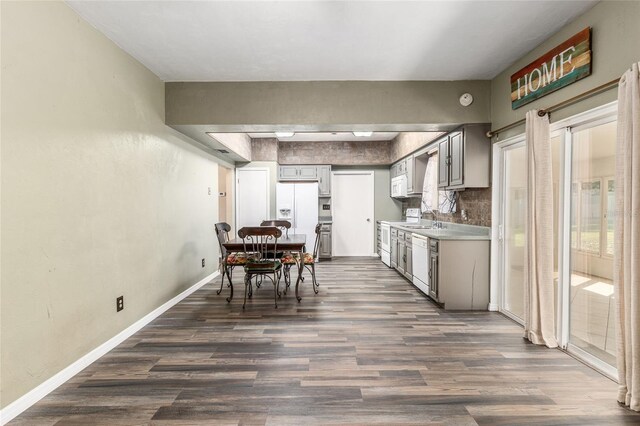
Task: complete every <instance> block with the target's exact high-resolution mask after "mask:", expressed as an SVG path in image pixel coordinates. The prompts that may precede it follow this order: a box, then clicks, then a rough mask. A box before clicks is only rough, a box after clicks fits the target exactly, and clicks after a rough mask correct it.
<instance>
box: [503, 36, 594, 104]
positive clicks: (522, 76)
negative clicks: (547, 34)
mask: <svg viewBox="0 0 640 426" xmlns="http://www.w3.org/2000/svg"><path fill="white" fill-rule="evenodd" d="M590 74H591V28H585V29H584V30H582V31H580V32H579V33H578V34H576V35H574V36H573V37H571V38H570V39H568V40H567V41H565V42H564V43H562V44H560V45H558V46H557V47H555V48H554V49H551V50H550V51H548V52H547V53H545V54H544V55H542V56H541V57H539V58H538V59H536V60H535V61H533V62H531V63H530V64H529V65H527V66H526V67H524V68H522V69H521V70H520V71H518V72H516V73H515V74H513V75H512V76H511V109H517V108H520V107H521V106H522V105H525V104H528V103H529V102H533V101H535V100H536V99H538V98H541V97H543V96H545V95H547V94H549V93H551V92H554V91H556V90H558V89H561V88H563V87H564V86H567V85H569V84H571V83H574V82H576V81H578V80H580V79H582V78H584V77H586V76H588V75H590Z"/></svg>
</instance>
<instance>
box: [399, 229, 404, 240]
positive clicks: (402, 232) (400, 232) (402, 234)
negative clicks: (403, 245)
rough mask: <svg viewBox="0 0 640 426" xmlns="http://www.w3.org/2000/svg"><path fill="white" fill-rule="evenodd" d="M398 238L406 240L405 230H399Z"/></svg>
mask: <svg viewBox="0 0 640 426" xmlns="http://www.w3.org/2000/svg"><path fill="white" fill-rule="evenodd" d="M398 239H399V240H404V239H405V232H404V231H398Z"/></svg>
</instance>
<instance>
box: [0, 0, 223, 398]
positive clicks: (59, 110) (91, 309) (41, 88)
mask: <svg viewBox="0 0 640 426" xmlns="http://www.w3.org/2000/svg"><path fill="white" fill-rule="evenodd" d="M0 7H1V15H2V16H1V19H2V21H1V28H2V34H1V43H2V45H1V48H2V58H1V60H2V82H1V84H2V87H1V96H2V97H1V101H2V116H1V121H2V130H1V131H2V133H1V140H2V158H1V173H2V174H1V179H2V197H3V198H2V207H1V220H2V223H1V226H2V236H1V246H2V252H1V255H2V272H1V279H2V282H1V288H0V291H1V293H2V295H1V321H0V322H1V330H0V331H1V333H0V334H1V366H0V368H1V372H2V375H1V382H0V385H1V390H2V394H1V406H2V407H6V406H7V404H9V403H11V402H12V401H14V400H15V399H17V398H18V397H20V396H21V395H23V394H25V393H26V392H27V391H29V390H31V389H33V388H34V387H35V386H37V385H39V384H40V383H42V382H43V381H45V380H46V379H48V378H50V377H51V376H52V375H54V374H56V373H57V372H59V371H60V370H62V369H63V368H65V367H67V366H68V365H69V364H71V363H72V362H74V361H76V360H77V359H78V358H80V357H81V356H83V355H85V354H86V353H88V352H89V351H91V350H92V349H94V348H96V347H97V346H98V345H100V344H102V343H104V342H105V341H107V340H108V339H109V338H111V337H113V336H114V335H116V334H117V333H118V332H120V331H122V330H123V329H125V328H126V327H128V326H129V325H131V324H132V323H134V322H135V321H137V320H138V319H140V318H141V317H143V316H144V315H145V314H147V313H149V312H150V311H152V310H153V309H155V308H157V307H158V306H160V305H161V304H162V303H164V302H166V301H167V300H169V299H170V298H172V297H173V296H175V295H176V294H178V293H180V292H181V291H183V290H185V289H187V288H188V287H190V286H191V285H193V284H194V283H196V282H197V281H199V280H200V279H202V278H203V277H205V276H207V275H209V274H211V273H212V272H214V271H215V269H216V268H217V257H218V254H217V251H218V248H217V243H216V240H215V234H214V232H213V224H214V223H215V222H216V219H217V214H218V205H217V196H216V192H215V191H216V189H217V179H218V170H217V167H218V166H217V164H216V160H214V158H213V157H210V156H209V155H207V154H205V153H203V152H202V151H200V150H197V149H196V148H194V147H193V146H192V145H191V144H190V142H189V141H187V138H186V137H185V136H183V135H182V134H180V133H178V132H176V131H174V130H173V129H171V128H169V127H167V126H165V125H164V124H163V119H164V84H163V82H162V81H160V80H159V79H158V78H156V77H155V76H154V75H153V74H152V73H151V72H149V71H148V70H147V69H146V68H144V67H143V66H142V65H141V64H140V63H138V62H137V61H136V60H134V59H133V58H131V57H130V56H129V55H127V54H125V53H124V52H123V51H122V50H120V49H119V48H118V47H117V46H116V45H114V44H113V43H112V42H111V41H109V40H108V39H107V38H105V37H104V36H103V35H102V34H100V33H99V32H97V31H96V30H95V29H94V28H92V27H91V26H89V25H88V24H87V23H85V22H84V21H83V20H82V19H80V18H79V17H78V16H77V15H76V14H75V13H74V12H73V11H72V10H71V9H70V8H69V7H68V6H67V5H65V4H64V3H61V2H2V3H1V6H0ZM208 187H211V188H212V195H208ZM201 258H205V259H206V261H207V266H206V268H202V267H201V265H200V259H201ZM120 295H124V298H125V309H124V311H122V312H120V313H116V309H115V299H116V297H117V296H120Z"/></svg>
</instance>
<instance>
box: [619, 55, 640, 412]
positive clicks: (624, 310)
mask: <svg viewBox="0 0 640 426" xmlns="http://www.w3.org/2000/svg"><path fill="white" fill-rule="evenodd" d="M639 66H640V65H639V64H638V63H636V64H633V66H632V67H631V70H629V71H627V72H626V73H625V74H624V75H623V76H622V78H621V79H620V85H619V87H618V139H617V146H616V181H615V185H616V187H615V197H616V224H615V231H614V232H615V234H614V260H613V262H614V263H613V268H614V270H613V274H614V275H613V285H614V289H615V299H616V337H617V343H618V355H617V361H618V383H619V385H620V388H619V391H618V401H619V402H620V403H621V404H624V405H626V406H628V407H629V408H631V409H632V410H635V411H640V83H639V79H640V77H639V75H638V67H639Z"/></svg>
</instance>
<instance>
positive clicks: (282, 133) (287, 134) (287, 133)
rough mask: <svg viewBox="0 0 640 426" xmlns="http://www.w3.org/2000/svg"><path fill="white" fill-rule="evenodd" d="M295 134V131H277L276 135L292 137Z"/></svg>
mask: <svg viewBox="0 0 640 426" xmlns="http://www.w3.org/2000/svg"><path fill="white" fill-rule="evenodd" d="M295 134H296V133H295V132H276V136H277V137H279V138H290V137H291V136H293V135H295Z"/></svg>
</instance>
